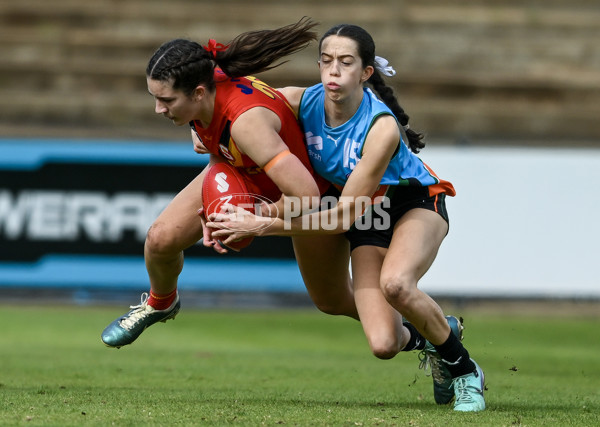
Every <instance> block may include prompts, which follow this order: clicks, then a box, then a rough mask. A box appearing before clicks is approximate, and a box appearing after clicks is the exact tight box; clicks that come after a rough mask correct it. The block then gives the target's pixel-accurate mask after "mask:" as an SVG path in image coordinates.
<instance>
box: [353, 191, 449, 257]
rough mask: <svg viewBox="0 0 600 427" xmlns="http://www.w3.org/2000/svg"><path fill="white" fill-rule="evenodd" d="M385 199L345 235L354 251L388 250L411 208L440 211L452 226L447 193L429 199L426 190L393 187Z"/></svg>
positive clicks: (359, 219) (373, 206) (370, 209)
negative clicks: (396, 229) (374, 247)
mask: <svg viewBox="0 0 600 427" xmlns="http://www.w3.org/2000/svg"><path fill="white" fill-rule="evenodd" d="M386 197H387V198H388V199H387V200H384V201H383V202H382V203H380V204H376V205H371V206H370V207H369V208H368V209H367V210H366V211H365V213H364V214H363V216H361V217H360V218H358V219H357V220H356V221H355V222H354V224H353V225H352V227H351V228H350V229H349V230H348V231H347V232H346V233H345V234H346V238H347V239H348V240H349V241H350V248H351V250H354V249H355V248H357V247H359V246H365V245H369V246H378V247H381V248H388V247H389V246H390V243H391V241H392V235H393V233H394V225H395V224H396V222H398V220H399V219H400V218H402V216H403V215H404V214H405V213H407V212H408V211H410V210H411V209H415V208H421V209H428V210H430V211H433V212H437V213H438V214H440V216H441V217H442V218H444V220H445V221H446V222H447V223H449V219H448V211H447V210H446V194H445V193H440V194H437V195H435V196H429V190H428V188H427V187H412V186H408V187H407V186H390V188H389V189H388V191H387V193H386Z"/></svg>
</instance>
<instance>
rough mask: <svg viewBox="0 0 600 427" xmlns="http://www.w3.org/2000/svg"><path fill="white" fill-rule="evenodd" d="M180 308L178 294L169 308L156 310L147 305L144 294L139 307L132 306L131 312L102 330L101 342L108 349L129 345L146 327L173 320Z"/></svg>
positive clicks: (146, 295)
mask: <svg viewBox="0 0 600 427" xmlns="http://www.w3.org/2000/svg"><path fill="white" fill-rule="evenodd" d="M180 307H181V305H180V303H179V294H177V296H176V297H175V300H174V301H173V304H171V306H170V307H169V308H167V309H165V310H156V309H154V307H152V306H150V305H148V294H147V293H146V292H144V293H143V294H142V297H141V302H140V305H132V306H131V307H130V308H131V311H129V312H128V313H127V314H125V315H124V316H121V317H119V318H118V319H116V320H115V321H114V322H112V323H111V324H110V325H108V326H107V327H106V329H104V331H103V332H102V342H103V343H104V344H106V345H107V346H108V347H115V348H121V347H122V346H124V345H127V344H131V343H132V342H134V341H135V340H136V339H137V337H139V336H140V335H141V334H142V332H144V330H145V329H146V328H147V327H148V326H152V325H154V324H155V323H156V322H166V321H167V320H169V319H174V318H175V316H176V315H177V313H178V312H179V308H180Z"/></svg>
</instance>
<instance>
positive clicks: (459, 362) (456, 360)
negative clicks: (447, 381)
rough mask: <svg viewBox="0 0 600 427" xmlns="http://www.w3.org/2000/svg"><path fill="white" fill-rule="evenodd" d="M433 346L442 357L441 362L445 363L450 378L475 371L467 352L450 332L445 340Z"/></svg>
mask: <svg viewBox="0 0 600 427" xmlns="http://www.w3.org/2000/svg"><path fill="white" fill-rule="evenodd" d="M434 347H435V350H436V351H437V352H438V354H439V355H440V356H441V357H442V359H443V360H442V363H445V365H446V367H447V368H448V371H450V374H451V375H452V378H456V377H460V376H462V375H466V374H470V373H471V372H473V371H475V364H474V363H473V361H472V360H471V358H470V357H469V352H468V351H467V349H466V348H465V347H464V346H463V345H462V343H461V342H460V341H459V339H458V338H456V335H454V334H453V333H452V332H450V336H449V337H448V339H447V340H446V342H444V343H443V344H441V345H434Z"/></svg>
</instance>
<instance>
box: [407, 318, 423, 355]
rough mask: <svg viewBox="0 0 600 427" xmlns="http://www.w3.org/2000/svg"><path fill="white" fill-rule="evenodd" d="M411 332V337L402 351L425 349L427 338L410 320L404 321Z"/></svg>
mask: <svg viewBox="0 0 600 427" xmlns="http://www.w3.org/2000/svg"><path fill="white" fill-rule="evenodd" d="M402 324H403V325H404V326H405V327H406V328H407V329H408V330H409V332H410V339H409V340H408V343H407V344H406V346H405V347H404V348H403V349H402V351H413V350H423V349H424V348H425V338H423V335H421V334H420V333H419V331H417V329H416V328H415V327H414V326H413V325H412V324H411V323H408V322H404V323H402Z"/></svg>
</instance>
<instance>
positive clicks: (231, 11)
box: [0, 0, 600, 145]
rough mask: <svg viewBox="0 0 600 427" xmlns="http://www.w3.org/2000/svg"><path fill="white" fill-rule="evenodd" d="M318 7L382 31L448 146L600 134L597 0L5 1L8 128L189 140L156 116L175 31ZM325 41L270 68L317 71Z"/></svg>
mask: <svg viewBox="0 0 600 427" xmlns="http://www.w3.org/2000/svg"><path fill="white" fill-rule="evenodd" d="M302 16H310V17H312V18H313V19H314V20H316V21H318V22H320V23H321V25H320V26H319V27H318V32H319V34H322V33H323V32H324V31H325V30H327V29H328V28H329V27H330V26H332V25H333V24H336V23H341V22H351V23H356V24H359V25H361V26H363V27H365V28H366V29H367V30H368V31H369V32H370V33H371V34H372V35H373V37H374V39H375V42H376V45H377V52H378V54H379V55H380V56H384V57H386V58H388V59H389V60H390V62H391V64H392V65H393V66H394V67H395V68H396V69H397V71H398V75H397V76H396V77H395V78H393V79H389V83H390V84H391V85H392V86H393V87H394V88H395V90H396V93H397V95H398V96H399V98H400V100H401V104H402V105H403V106H404V107H405V109H406V110H407V112H408V113H409V114H410V115H411V116H412V122H411V124H412V125H413V127H415V128H416V129H423V130H424V131H425V132H426V133H427V135H428V136H429V137H430V138H442V139H443V140H444V141H445V142H453V141H463V142H465V141H466V142H468V141H472V142H474V143H477V144H483V143H488V142H502V143H508V142H510V141H514V140H518V141H519V142H518V143H519V144H520V143H521V141H522V139H527V140H528V143H529V144H540V143H541V144H551V145H556V144H563V143H565V141H566V143H567V144H569V145H572V144H577V145H581V144H585V145H590V144H593V145H595V144H597V142H598V139H599V137H600V120H598V118H599V117H600V43H598V40H600V3H599V2H598V1H597V0H570V1H566V0H470V1H455V0H451V1H448V0H419V1H406V0H369V1H365V0H340V1H322V0H293V1H291V0H288V1H286V0H254V1H246V0H234V1H231V0H220V1H204V0H171V1H163V0H87V1H80V0H52V1H48V0H19V1H14V0H1V1H0V41H1V42H0V99H2V102H1V103H0V134H2V135H10V136H18V135H28V136H31V135H34V136H47V135H49V134H53V135H60V136H68V135H74V136H88V135H94V136H108V137H116V138H150V139H164V138H169V139H171V138H174V137H177V136H180V137H181V138H187V130H182V129H179V130H176V129H173V127H172V125H171V124H170V123H168V121H166V120H163V119H162V118H160V117H156V116H155V115H154V114H153V110H152V108H153V104H152V99H151V98H150V97H149V95H148V94H147V92H146V82H145V78H144V70H145V66H146V63H147V61H148V59H149V57H150V56H151V55H152V53H153V51H154V50H155V49H156V48H157V47H158V46H159V45H160V44H161V43H162V42H164V41H167V40H169V39H172V38H176V37H187V38H192V39H195V40H197V41H199V42H201V43H203V44H204V43H206V41H207V40H208V39H209V38H215V39H216V40H217V41H219V42H223V43H226V42H227V41H229V40H230V39H231V38H233V37H234V36H236V35H237V34H239V33H241V32H244V31H248V30H254V29H265V28H274V27H277V26H282V25H285V24H289V23H292V22H295V21H297V20H298V19H300V18H301V17H302ZM316 59H317V47H316V44H315V45H312V46H311V47H309V48H308V49H306V50H305V51H304V52H302V53H300V54H298V55H296V56H295V57H293V58H291V60H290V62H288V63H287V64H285V65H283V66H282V67H280V68H278V69H275V70H273V71H271V72H268V73H265V74H264V75H262V76H261V77H262V78H263V79H264V80H266V81H267V82H268V83H270V84H271V85H272V86H275V87H278V86H283V85H309V84H313V83H315V82H317V81H318V73H317V68H316V63H315V61H316Z"/></svg>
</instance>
